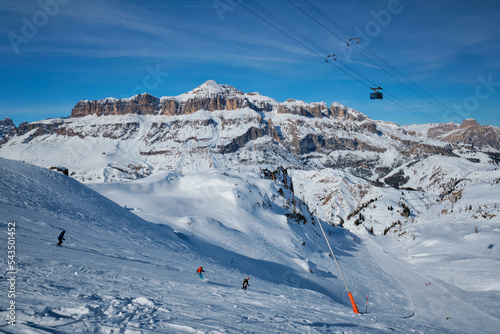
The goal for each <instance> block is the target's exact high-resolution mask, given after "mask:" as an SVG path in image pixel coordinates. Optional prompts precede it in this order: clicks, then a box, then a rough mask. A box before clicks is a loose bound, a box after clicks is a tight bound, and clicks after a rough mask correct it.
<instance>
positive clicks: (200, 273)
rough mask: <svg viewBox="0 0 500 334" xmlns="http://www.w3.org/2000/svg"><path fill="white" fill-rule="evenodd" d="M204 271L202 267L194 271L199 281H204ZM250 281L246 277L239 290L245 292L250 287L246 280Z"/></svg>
mask: <svg viewBox="0 0 500 334" xmlns="http://www.w3.org/2000/svg"><path fill="white" fill-rule="evenodd" d="M204 272H205V270H203V267H199V268H198V269H197V270H196V273H197V274H198V276H200V278H201V279H204V277H203V274H202V273H204ZM249 279H250V277H247V278H245V279H244V280H243V287H242V288H241V290H246V289H247V287H249V286H250V284H248V280H249Z"/></svg>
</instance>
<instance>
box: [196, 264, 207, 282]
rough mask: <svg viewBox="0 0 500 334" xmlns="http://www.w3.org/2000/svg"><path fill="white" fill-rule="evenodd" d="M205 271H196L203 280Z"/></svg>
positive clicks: (200, 269)
mask: <svg viewBox="0 0 500 334" xmlns="http://www.w3.org/2000/svg"><path fill="white" fill-rule="evenodd" d="M204 272H205V270H203V267H199V268H198V270H196V273H198V276H200V278H201V279H203V278H204V277H203V274H202V273H204Z"/></svg>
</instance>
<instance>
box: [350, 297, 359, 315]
mask: <svg viewBox="0 0 500 334" xmlns="http://www.w3.org/2000/svg"><path fill="white" fill-rule="evenodd" d="M348 295H349V299H350V300H351V304H352V311H353V312H354V313H359V311H358V307H357V306H356V302H355V301H354V298H353V297H352V293H350V292H349V293H348Z"/></svg>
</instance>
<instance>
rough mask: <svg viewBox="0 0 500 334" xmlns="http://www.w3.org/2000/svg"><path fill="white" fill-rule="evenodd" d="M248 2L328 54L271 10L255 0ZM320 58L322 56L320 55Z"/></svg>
mask: <svg viewBox="0 0 500 334" xmlns="http://www.w3.org/2000/svg"><path fill="white" fill-rule="evenodd" d="M248 2H250V3H252V4H253V5H254V6H255V7H257V8H258V9H260V10H262V11H263V12H265V13H266V14H267V15H269V16H270V17H272V18H273V19H275V20H276V21H278V22H279V23H281V24H282V25H283V26H285V27H286V28H287V29H289V30H290V31H292V32H293V33H295V34H296V35H297V36H300V37H301V38H303V39H304V40H306V41H307V42H309V43H310V44H312V45H313V46H315V47H316V48H318V49H319V50H322V51H323V52H324V53H325V54H328V51H327V50H325V49H323V47H321V46H320V45H318V44H317V43H316V42H315V41H313V40H312V39H310V38H309V37H307V36H305V35H304V34H302V33H300V32H299V31H297V30H296V29H295V28H293V27H292V26H290V25H289V24H288V23H286V22H284V21H283V20H281V19H280V18H278V17H276V16H275V15H273V14H272V13H271V12H269V11H268V10H267V9H265V8H264V7H262V6H261V5H259V4H258V3H256V2H255V1H253V0H248ZM322 58H324V57H322Z"/></svg>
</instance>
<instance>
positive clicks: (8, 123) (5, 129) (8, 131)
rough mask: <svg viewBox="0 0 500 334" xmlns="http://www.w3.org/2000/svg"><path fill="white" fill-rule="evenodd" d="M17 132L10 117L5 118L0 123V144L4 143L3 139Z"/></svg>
mask: <svg viewBox="0 0 500 334" xmlns="http://www.w3.org/2000/svg"><path fill="white" fill-rule="evenodd" d="M16 130H17V128H16V126H15V125H14V122H12V119H10V117H5V118H4V119H3V120H1V121H0V143H2V142H3V141H4V138H7V137H8V136H9V135H12V134H13V133H15V132H16Z"/></svg>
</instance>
